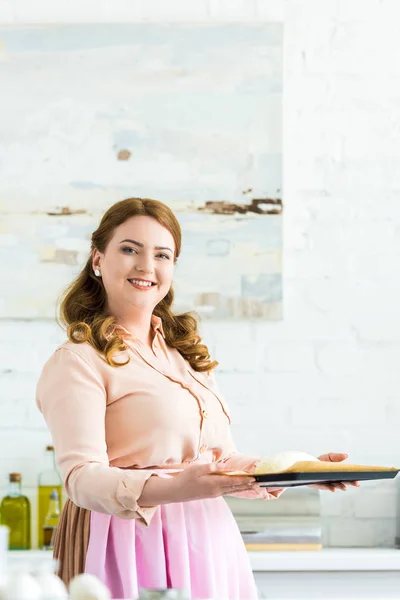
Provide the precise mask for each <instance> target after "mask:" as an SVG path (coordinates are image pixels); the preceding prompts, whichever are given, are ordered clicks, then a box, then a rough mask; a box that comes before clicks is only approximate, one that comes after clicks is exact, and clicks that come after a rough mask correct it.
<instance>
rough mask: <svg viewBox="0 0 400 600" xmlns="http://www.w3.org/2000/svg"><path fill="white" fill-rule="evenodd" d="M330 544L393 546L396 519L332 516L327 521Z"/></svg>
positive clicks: (365, 546) (344, 545) (341, 546)
mask: <svg viewBox="0 0 400 600" xmlns="http://www.w3.org/2000/svg"><path fill="white" fill-rule="evenodd" d="M327 528H328V541H329V546H334V547H340V548H348V547H361V548H368V547H381V548H385V547H386V548H387V547H390V548H392V547H393V546H394V538H395V531H396V523H395V520H394V519H353V518H346V519H344V518H343V517H331V518H330V519H329V520H328V523H327Z"/></svg>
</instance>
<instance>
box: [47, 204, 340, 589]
mask: <svg viewBox="0 0 400 600" xmlns="http://www.w3.org/2000/svg"><path fill="white" fill-rule="evenodd" d="M180 250H181V231H180V227H179V224H178V222H177V220H176V218H175V216H174V214H173V213H172V212H171V210H170V209H169V208H168V207H167V206H165V205H164V204H162V203H161V202H157V201H155V200H147V199H146V200H141V199H138V198H128V199H126V200H123V201H121V202H117V203H116V204H114V205H113V206H112V207H111V208H110V209H109V210H108V211H107V212H106V213H105V215H104V216H103V218H102V220H101V223H100V225H99V227H98V229H97V230H96V231H95V232H94V233H93V235H92V244H91V252H90V256H89V259H88V261H87V263H86V265H85V267H84V268H83V270H82V272H81V273H80V275H79V276H78V277H77V278H76V280H75V281H74V282H73V283H72V284H71V285H70V287H69V288H68V289H67V291H66V293H65V295H64V298H63V301H62V304H61V319H62V322H63V323H64V325H66V326H67V333H68V338H69V340H68V341H67V342H66V343H64V344H63V345H62V346H61V347H59V348H58V349H57V350H56V352H55V353H54V354H53V355H52V356H51V358H50V359H49V360H48V362H47V363H46V365H45V366H44V369H43V372H42V374H41V377H40V380H39V382H38V387H37V403H38V406H39V409H40V410H41V411H42V413H43V415H44V417H45V419H46V422H47V424H48V426H49V428H50V431H51V434H52V437H53V440H54V445H55V452H56V459H57V464H58V467H59V469H60V472H61V475H62V477H63V480H64V484H65V489H66V492H67V495H68V497H69V499H68V500H67V502H66V505H65V507H64V510H63V513H62V516H61V520H60V525H59V527H58V530H57V537H56V542H55V557H56V558H57V559H59V561H60V575H61V577H62V578H63V580H64V581H65V582H66V583H68V582H69V580H70V579H71V577H73V576H74V575H76V574H78V573H80V572H83V571H86V572H89V573H92V574H94V575H96V576H97V577H99V578H100V579H101V580H102V581H103V582H104V583H106V584H107V585H108V587H109V588H110V591H111V595H112V597H113V598H135V597H136V596H137V595H138V590H139V589H140V588H166V587H175V588H181V589H186V590H188V592H189V593H190V594H191V596H192V597H194V598H238V599H239V598H240V599H241V600H246V599H250V598H256V597H257V592H256V588H255V584H254V579H253V575H252V572H251V569H250V566H249V561H248V558H247V554H246V550H245V547H244V544H243V542H242V539H241V536H240V533H239V531H238V528H237V526H236V523H235V521H234V519H233V517H232V515H231V512H230V510H229V508H228V507H227V505H226V503H225V501H224V499H223V498H222V496H223V495H225V494H236V495H240V496H245V497H249V498H256V497H257V498H277V497H278V496H279V495H280V494H281V493H282V490H269V491H268V490H264V489H261V488H260V487H259V486H258V485H257V484H256V483H255V480H254V478H248V477H237V476H227V475H223V474H219V472H221V471H223V472H226V471H231V470H237V469H241V470H244V471H246V472H249V473H251V472H252V471H253V470H254V468H255V466H256V465H257V463H258V460H259V459H258V458H256V457H251V456H246V455H243V454H240V453H238V452H237V451H236V449H235V446H234V444H233V441H232V438H231V435H230V430H229V423H230V419H229V412H228V408H227V406H226V404H225V402H224V400H223V398H222V397H221V395H220V393H219V391H218V389H217V387H216V384H215V381H214V378H213V376H212V374H211V373H212V370H213V369H214V368H215V366H216V365H217V363H216V362H215V361H212V360H211V359H210V355H209V352H208V349H207V347H206V346H205V345H204V344H203V343H202V342H201V340H200V336H199V334H198V331H197V322H196V320H195V319H194V317H193V316H191V315H190V314H183V315H179V316H177V315H174V314H173V313H172V312H171V304H172V301H173V290H172V280H173V274H174V266H175V263H176V261H177V258H178V256H179V253H180ZM330 456H331V459H332V460H343V459H344V458H345V455H330ZM321 458H324V459H327V460H329V458H327V455H326V456H324V457H321ZM338 486H339V487H341V488H342V489H345V485H344V484H338ZM322 487H327V488H328V489H329V487H330V486H322ZM331 489H334V488H331Z"/></svg>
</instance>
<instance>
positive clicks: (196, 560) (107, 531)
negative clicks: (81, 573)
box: [85, 498, 257, 600]
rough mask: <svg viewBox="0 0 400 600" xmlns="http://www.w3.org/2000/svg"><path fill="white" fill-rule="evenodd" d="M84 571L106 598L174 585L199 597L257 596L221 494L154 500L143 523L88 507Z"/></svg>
mask: <svg viewBox="0 0 400 600" xmlns="http://www.w3.org/2000/svg"><path fill="white" fill-rule="evenodd" d="M85 572H87V573H92V574H93V575H96V576H97V577H98V578H99V579H100V580H101V581H103V582H104V583H105V584H106V585H107V586H108V588H109V589H110V592H111V596H112V598H130V599H134V598H137V596H138V594H139V590H140V589H141V588H148V589H165V588H177V589H181V590H185V591H186V592H187V593H188V595H189V597H191V598H194V599H199V600H200V599H205V598H207V599H211V598H212V599H215V600H225V599H226V600H252V599H254V598H257V590H256V586H255V582H254V577H253V573H252V570H251V566H250V562H249V557H248V555H247V551H246V548H245V546H244V544H243V541H242V537H241V535H240V532H239V529H238V526H237V524H236V521H235V519H234V518H233V516H232V513H231V511H230V509H229V507H228V506H227V504H226V502H225V501H224V500H223V498H213V499H208V500H199V501H194V502H185V503H177V504H167V505H163V506H160V507H158V509H157V511H156V512H155V514H154V516H153V518H152V520H151V522H150V524H149V525H148V526H146V525H144V524H142V523H141V522H139V521H137V520H126V519H120V518H118V517H115V516H112V515H106V514H101V513H96V512H91V513H90V536H89V542H88V547H87V553H86V560H85Z"/></svg>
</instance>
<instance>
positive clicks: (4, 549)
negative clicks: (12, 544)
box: [0, 525, 8, 585]
mask: <svg viewBox="0 0 400 600" xmlns="http://www.w3.org/2000/svg"><path fill="white" fill-rule="evenodd" d="M7 557H8V527H4V525H0V585H1V583H2V582H3V581H4V579H5V576H6V572H7Z"/></svg>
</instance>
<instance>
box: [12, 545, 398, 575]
mask: <svg viewBox="0 0 400 600" xmlns="http://www.w3.org/2000/svg"><path fill="white" fill-rule="evenodd" d="M248 554H249V557H250V562H251V566H252V568H253V571H255V572H278V571H280V572H282V571H286V572H289V571H400V550H397V549H395V548H325V549H323V550H319V551H318V550H316V551H292V552H284V551H282V552H249V553H248ZM8 557H9V562H10V564H11V563H12V562H13V561H17V560H24V559H25V560H28V561H29V560H30V559H32V560H37V559H39V558H45V559H48V560H51V558H52V554H51V552H48V551H40V550H30V551H19V550H16V551H12V552H9V553H8Z"/></svg>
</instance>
